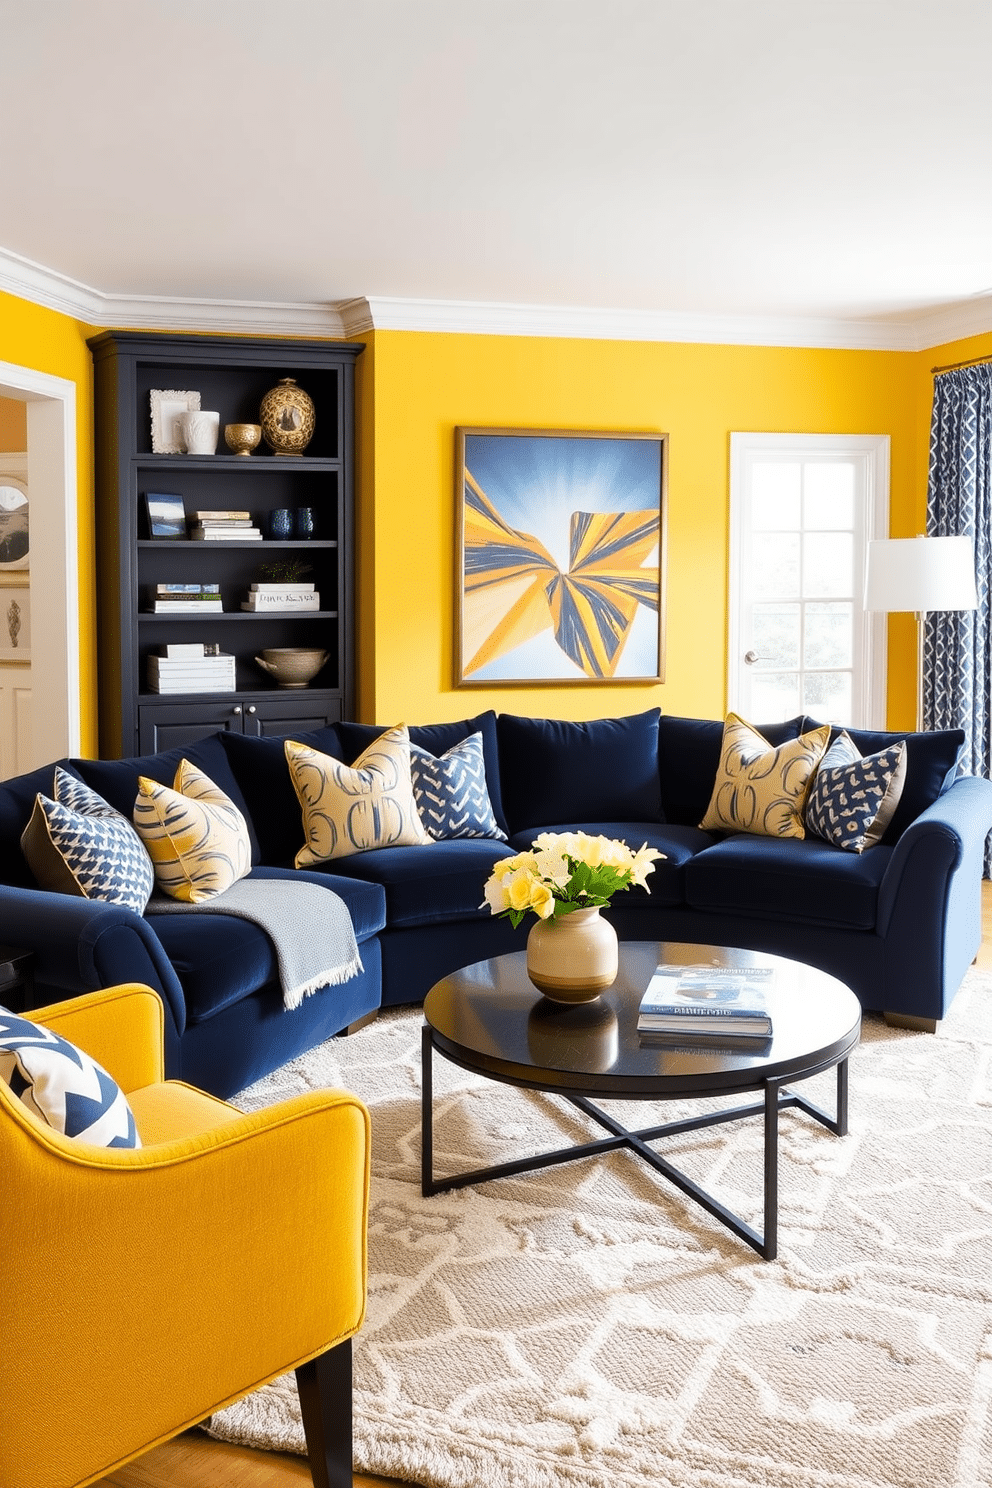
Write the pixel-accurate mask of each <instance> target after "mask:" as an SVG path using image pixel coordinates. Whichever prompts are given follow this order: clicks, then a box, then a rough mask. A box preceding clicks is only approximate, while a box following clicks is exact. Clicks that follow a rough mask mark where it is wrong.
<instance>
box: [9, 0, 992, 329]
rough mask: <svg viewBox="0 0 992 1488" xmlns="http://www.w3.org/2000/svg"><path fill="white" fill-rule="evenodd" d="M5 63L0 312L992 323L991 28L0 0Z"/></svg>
mask: <svg viewBox="0 0 992 1488" xmlns="http://www.w3.org/2000/svg"><path fill="white" fill-rule="evenodd" d="M0 54H2V57H3V66H2V76H3V114H4V121H5V129H4V146H3V156H2V159H3V170H2V179H0V245H2V249H3V250H6V252H5V254H4V255H3V258H4V263H5V265H6V272H7V277H6V279H5V280H4V281H3V282H4V283H6V284H7V287H16V279H17V274H18V272H20V273H21V275H22V278H23V279H24V282H27V281H28V280H29V279H30V277H31V275H32V273H36V271H35V270H33V269H32V267H31V265H32V264H34V265H41V266H44V270H45V271H50V273H51V274H52V275H54V276H65V278H66V279H68V280H70V281H76V282H77V287H82V286H85V287H87V289H88V290H90V291H97V292H98V293H99V295H100V296H103V297H108V298H109V299H114V298H115V297H116V298H117V299H118V300H120V299H130V300H132V301H134V300H138V301H147V300H148V299H149V297H167V298H168V299H173V300H176V301H180V302H189V301H190V300H199V301H204V300H206V301H250V302H265V303H269V304H272V303H280V304H289V305H295V306H301V307H304V306H326V305H328V304H329V303H330V304H335V303H338V302H342V301H352V300H355V299H364V300H366V301H368V302H369V303H370V304H371V305H372V306H373V308H374V309H378V311H379V314H380V316H381V317H382V322H383V323H386V322H387V321H388V314H387V311H388V309H389V307H390V306H392V309H393V313H394V316H395V315H399V316H400V319H399V321H398V322H396V323H404V322H403V320H402V314H401V313H400V309H398V308H397V307H404V306H405V309H404V310H403V312H402V313H405V314H406V315H407V317H408V318H409V317H410V315H411V314H412V313H413V312H412V311H411V309H410V306H411V304H413V305H416V304H417V303H421V305H422V302H451V301H459V302H467V303H471V304H474V305H476V306H479V305H484V306H517V307H521V306H528V307H546V308H550V309H551V310H554V309H559V310H560V309H562V308H563V307H586V308H587V309H594V310H598V311H603V312H613V313H614V316H615V315H616V313H618V312H629V313H630V315H631V316H633V317H637V316H641V317H643V318H644V323H645V324H648V325H650V324H654V325H656V326H659V327H663V326H664V324H669V325H674V324H676V323H678V322H679V319H680V317H681V319H682V322H683V323H684V324H685V325H686V326H688V325H690V324H691V323H693V322H695V323H697V324H701V323H703V320H704V319H705V318H706V317H711V318H715V320H716V321H717V322H719V321H720V319H721V318H724V319H726V318H728V317H729V318H733V317H738V318H748V319H749V320H750V322H751V323H753V321H754V318H755V317H758V318H763V319H766V320H767V321H768V322H769V323H772V322H778V323H781V322H782V321H783V320H793V321H796V322H799V321H803V320H805V321H808V322H812V321H814V320H816V321H819V322H821V323H822V322H826V321H843V322H847V321H851V320H863V321H868V322H871V323H872V326H873V327H874V328H875V330H876V332H877V334H878V335H880V336H881V340H882V342H884V341H885V332H884V330H883V329H882V327H883V326H884V325H888V326H889V328H890V339H891V343H892V344H906V345H910V344H913V341H914V338H915V341H916V342H917V343H919V344H930V343H929V342H928V341H927V339H926V334H925V333H926V327H927V325H928V324H929V325H931V326H933V327H938V328H939V327H944V326H945V324H946V325H950V324H951V321H948V319H947V317H948V315H950V316H951V318H952V321H953V324H954V325H955V326H957V325H958V324H960V326H961V327H964V328H967V329H975V330H980V329H986V328H992V308H990V307H992V295H990V286H992V190H990V175H992V170H990V161H992V150H990V146H992V110H990V107H989V70H990V66H992V4H989V0H940V3H939V4H936V3H934V0H927V3H923V0H484V3H472V0H348V3H345V0H283V3H278V0H266V3H262V0H165V3H149V0H144V3H139V0H86V3H80V0H34V3H29V0H0ZM24 260H27V261H28V262H27V263H23V261H24ZM11 276H13V279H14V281H15V283H14V284H12V283H11ZM68 288H71V286H69V287H68ZM67 292H68V289H67ZM39 297H43V296H39ZM976 297H977V298H976ZM422 308H423V306H422ZM666 317H667V320H666ZM941 317H943V320H942V319H941ZM954 317H957V319H956V320H955V319H954ZM962 317H963V318H962ZM166 318H167V317H166ZM373 318H374V317H373ZM132 323H134V322H132ZM900 337H902V338H903V339H902V340H900Z"/></svg>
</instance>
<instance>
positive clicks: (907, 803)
mask: <svg viewBox="0 0 992 1488" xmlns="http://www.w3.org/2000/svg"><path fill="white" fill-rule="evenodd" d="M803 725H804V727H805V728H816V727H817V725H816V723H815V722H814V720H813V719H811V718H806V719H804V720H803ZM840 732H841V730H840V729H839V728H834V729H833V730H832V731H831V734H830V743H831V744H832V743H833V742H834V740H835V739H836V737H837V735H838V734H839V733H840ZM844 732H845V733H846V734H848V735H849V737H850V738H851V739H853V741H854V743H855V744H856V745H857V747H858V749H859V750H860V751H861V753H862V754H865V755H867V754H878V753H879V752H880V751H881V750H883V749H888V748H889V747H890V745H892V744H898V743H899V742H900V740H902V739H905V741H906V783H905V785H904V786H903V788H902V795H901V796H900V798H899V805H898V806H897V807H896V809H895V812H894V813H893V816H892V820H891V821H890V822H889V825H888V826H887V827H886V829H885V831H884V833H883V834H882V846H883V847H891V846H892V844H893V843H895V842H898V841H899V838H900V837H901V836H902V834H903V832H905V830H906V828H907V827H908V826H910V825H911V824H912V823H913V822H914V821H915V820H916V818H917V817H918V816H919V814H920V812H921V811H925V810H926V809H927V807H928V806H932V805H933V803H934V801H936V799H937V797H938V796H940V795H941V794H942V793H943V792H944V791H945V790H947V788H948V786H950V784H951V782H952V781H953V780H954V777H955V775H956V774H957V768H958V760H959V759H960V757H961V750H962V748H963V747H964V730H963V729H935V730H934V732H933V733H928V734H896V733H891V732H889V733H883V732H881V731H879V730H877V729H853V728H849V729H845V730H844Z"/></svg>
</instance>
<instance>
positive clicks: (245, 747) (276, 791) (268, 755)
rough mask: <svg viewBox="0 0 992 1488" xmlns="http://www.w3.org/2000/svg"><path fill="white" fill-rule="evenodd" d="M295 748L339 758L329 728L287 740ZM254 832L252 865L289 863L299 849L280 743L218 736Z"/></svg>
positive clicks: (299, 830) (298, 816)
mask: <svg viewBox="0 0 992 1488" xmlns="http://www.w3.org/2000/svg"><path fill="white" fill-rule="evenodd" d="M292 737H293V738H294V739H295V740H296V742H297V744H305V745H307V747H308V748H310V749H317V750H319V751H320V753H321V754H329V755H331V756H332V758H333V759H344V755H343V753H342V751H341V741H340V739H339V738H338V733H337V727H336V725H335V724H333V723H332V724H328V725H327V726H326V727H325V728H319V729H313V730H311V731H309V732H303V731H302V730H301V731H300V732H299V733H295V734H293V736H292ZM221 738H222V740H223V748H224V750H225V752H226V755H227V758H228V760H229V761H230V769H231V770H232V772H233V774H234V776H235V779H236V780H237V783H238V787H239V789H240V791H241V795H242V796H243V798H244V800H245V802H246V806H247V813H248V819H249V821H250V822H251V824H252V827H253V829H254V833H255V842H254V844H253V851H252V859H251V860H252V862H253V863H271V864H273V865H275V866H278V867H281V866H283V865H284V864H285V865H287V866H288V865H291V864H292V861H293V858H294V857H295V856H296V854H297V852H298V851H299V849H300V848H301V847H302V846H303V841H304V833H303V812H302V810H301V808H300V803H299V800H298V798H297V795H296V791H295V790H294V788H293V780H292V776H291V775H290V773H289V766H288V764H287V763H286V752H285V749H284V748H283V740H282V739H257V738H252V737H251V736H250V735H247V734H222V735H221Z"/></svg>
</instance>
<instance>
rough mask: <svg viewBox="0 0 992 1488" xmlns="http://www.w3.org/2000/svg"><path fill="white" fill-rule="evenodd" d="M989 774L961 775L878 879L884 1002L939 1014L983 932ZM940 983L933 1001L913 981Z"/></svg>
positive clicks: (991, 803) (991, 805)
mask: <svg viewBox="0 0 992 1488" xmlns="http://www.w3.org/2000/svg"><path fill="white" fill-rule="evenodd" d="M990 831H992V781H990V780H985V779H983V778H980V777H978V776H971V775H967V776H961V777H960V778H959V779H957V780H955V782H954V784H953V785H952V786H951V787H950V789H949V790H946V791H945V792H944V794H943V795H942V796H939V797H938V799H937V800H936V801H934V802H933V804H932V805H930V806H928V807H927V809H926V810H925V811H923V812H921V813H920V815H919V816H918V817H917V818H916V820H915V821H914V822H913V823H912V825H911V826H909V827H907V828H906V830H905V832H903V834H902V836H901V837H900V838H899V841H898V842H897V843H896V845H895V847H894V848H893V850H892V857H891V858H890V860H889V865H888V867H887V868H886V870H885V875H884V877H883V879H882V882H881V884H880V886H879V893H878V919H877V922H876V930H877V933H878V934H879V935H881V936H884V938H885V940H886V941H887V943H888V944H889V946H890V950H889V951H888V952H887V953H886V975H885V981H886V1001H885V1002H884V1006H885V1007H886V1008H889V1007H892V1008H898V1009H899V1010H900V1011H903V1012H907V1013H913V1014H916V1015H918V1016H920V1017H926V1018H941V1017H943V1015H944V1012H945V1011H946V1009H947V1005H948V1004H949V1002H950V1000H951V998H952V997H953V996H954V994H955V992H956V991H957V989H958V986H959V985H960V983H961V978H962V977H963V976H964V973H965V971H966V970H967V968H968V966H969V964H970V962H971V961H972V960H973V959H974V957H975V954H976V952H977V950H978V947H979V946H980V945H981V940H982V922H981V883H982V874H983V871H984V861H985V841H986V838H987V837H988V834H989V832H990ZM926 985H929V986H931V987H932V986H939V987H941V988H942V994H943V1002H942V1005H941V1006H940V1007H939V1008H937V1007H934V1006H932V1005H929V1006H926V1007H923V1006H922V1005H918V1004H920V1001H921V998H920V996H916V995H914V994H915V989H917V988H922V987H924V986H926Z"/></svg>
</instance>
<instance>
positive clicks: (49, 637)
mask: <svg viewBox="0 0 992 1488" xmlns="http://www.w3.org/2000/svg"><path fill="white" fill-rule="evenodd" d="M0 395H2V396H4V397H11V398H19V399H21V400H22V401H24V402H26V403H27V418H28V441H27V443H28V496H29V500H30V502H31V507H30V512H31V516H30V522H31V531H32V540H31V566H30V573H31V597H32V610H31V673H32V689H33V693H34V704H33V711H34V719H35V740H34V756H35V758H34V761H33V765H42V764H45V763H46V762H47V761H48V760H50V759H53V758H55V757H57V756H58V755H60V754H70V755H78V754H79V753H80V752H81V749H82V742H81V722H80V718H81V708H80V695H79V550H78V543H77V532H78V517H77V490H76V384H75V383H74V382H71V381H69V380H68V379H67V378H64V377H51V376H49V375H48V374H47V373H45V372H37V371H35V370H34V369H33V368H30V367H20V366H17V365H16V363H13V362H0ZM40 533H44V534H45V537H46V541H44V542H39V541H38V540H37V539H38V536H39V534H40ZM33 765H32V767H33Z"/></svg>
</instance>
